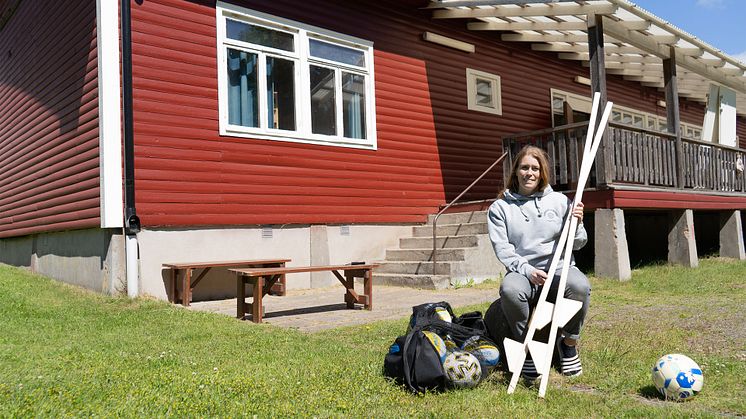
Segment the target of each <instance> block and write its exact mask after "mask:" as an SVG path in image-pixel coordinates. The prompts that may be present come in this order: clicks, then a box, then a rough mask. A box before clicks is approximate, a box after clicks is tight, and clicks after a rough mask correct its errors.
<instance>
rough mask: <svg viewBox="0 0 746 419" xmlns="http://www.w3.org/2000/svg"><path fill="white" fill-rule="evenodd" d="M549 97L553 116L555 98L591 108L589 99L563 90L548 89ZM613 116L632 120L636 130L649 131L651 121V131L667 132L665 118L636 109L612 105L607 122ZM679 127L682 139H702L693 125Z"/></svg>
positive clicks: (700, 129)
mask: <svg viewBox="0 0 746 419" xmlns="http://www.w3.org/2000/svg"><path fill="white" fill-rule="evenodd" d="M550 95H551V102H550V103H552V113H553V114H554V112H555V110H554V99H555V98H562V99H564V100H566V101H567V100H568V99H570V100H572V101H576V102H583V103H587V105H588V109H590V108H591V106H592V104H591V99H590V97H586V96H582V95H578V94H575V93H570V92H566V91H564V90H559V89H550ZM615 115H620V116H621V117H622V118H624V117H625V116H627V117H629V118H630V119H631V120H632V124H629V125H630V126H633V127H637V128H643V129H647V130H650V128H648V127H649V126H650V124H651V123H653V121H655V125H656V127H657V128H656V129H653V131H658V132H668V128H667V125H666V117H661V116H658V115H654V114H651V113H647V112H642V111H638V110H637V109H633V108H628V107H626V106H619V105H617V104H614V110H613V112H612V115H611V117H610V118H609V121H615V119H614V117H615ZM635 117H638V118H642V127H639V126H636V125H634V122H635ZM616 122H618V123H624V122H621V121H616ZM552 126H554V118H552ZM680 127H681V135H682V137H684V138H693V139H695V140H701V139H702V127H701V126H697V125H694V124H689V123H686V122H682V123H681V124H680ZM687 130H688V131H689V132H691V133H692V136H691V137H689V136H687Z"/></svg>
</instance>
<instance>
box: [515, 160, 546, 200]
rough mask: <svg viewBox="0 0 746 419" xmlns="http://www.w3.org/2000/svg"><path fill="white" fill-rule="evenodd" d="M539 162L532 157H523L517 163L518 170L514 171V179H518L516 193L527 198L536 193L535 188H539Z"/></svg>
mask: <svg viewBox="0 0 746 419" xmlns="http://www.w3.org/2000/svg"><path fill="white" fill-rule="evenodd" d="M540 170H541V166H539V161H538V160H536V158H535V157H533V156H529V155H526V156H523V158H522V159H521V161H520V162H519V163H518V170H517V171H516V177H518V193H520V194H521V195H524V196H527V195H531V194H532V193H534V192H536V187H537V186H539V176H540V175H539V171H540Z"/></svg>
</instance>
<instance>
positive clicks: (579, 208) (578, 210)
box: [572, 202, 585, 224]
mask: <svg viewBox="0 0 746 419" xmlns="http://www.w3.org/2000/svg"><path fill="white" fill-rule="evenodd" d="M584 206H585V205H583V203H582V202H578V205H575V208H573V210H572V216H573V217H575V218H577V219H578V224H582V223H583V207H584Z"/></svg>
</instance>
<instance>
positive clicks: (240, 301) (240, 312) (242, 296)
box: [236, 274, 246, 320]
mask: <svg viewBox="0 0 746 419" xmlns="http://www.w3.org/2000/svg"><path fill="white" fill-rule="evenodd" d="M245 315H246V280H245V279H244V277H243V275H241V274H236V317H237V318H239V319H241V320H243V318H244V316H245Z"/></svg>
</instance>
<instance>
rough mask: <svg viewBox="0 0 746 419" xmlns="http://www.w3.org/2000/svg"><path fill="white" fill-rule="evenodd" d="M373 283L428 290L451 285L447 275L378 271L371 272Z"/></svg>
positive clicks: (440, 288)
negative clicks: (385, 272)
mask: <svg viewBox="0 0 746 419" xmlns="http://www.w3.org/2000/svg"><path fill="white" fill-rule="evenodd" d="M373 283H374V284H378V285H394V286H398V287H409V288H421V289H428V290H442V289H445V288H448V287H450V285H451V283H450V278H449V276H448V275H402V274H384V273H378V272H374V273H373ZM374 301H375V300H374ZM374 304H375V303H374Z"/></svg>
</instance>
